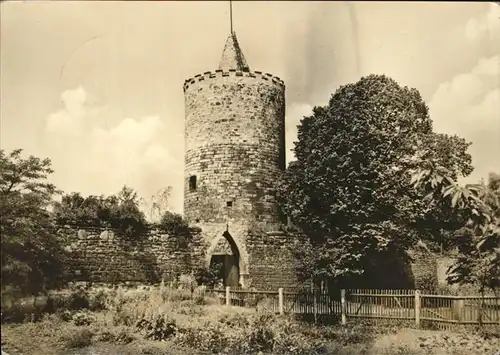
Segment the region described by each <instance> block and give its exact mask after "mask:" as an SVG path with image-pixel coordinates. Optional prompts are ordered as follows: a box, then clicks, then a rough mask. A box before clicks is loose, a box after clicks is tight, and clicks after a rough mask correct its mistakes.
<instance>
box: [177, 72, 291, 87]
mask: <svg viewBox="0 0 500 355" xmlns="http://www.w3.org/2000/svg"><path fill="white" fill-rule="evenodd" d="M221 77H248V78H255V79H256V80H259V79H261V80H269V79H271V81H272V82H273V83H274V84H276V85H277V86H279V87H281V88H282V89H285V83H284V81H283V80H281V79H280V78H279V77H277V76H274V75H272V74H270V73H263V72H261V71H258V70H255V71H241V70H235V69H229V71H223V70H221V69H218V70H215V71H207V72H204V73H203V74H196V75H195V76H193V77H191V78H189V79H186V80H185V81H184V85H183V89H184V91H186V90H187V89H188V88H189V86H190V85H191V84H194V83H195V82H197V81H202V80H209V79H214V78H221Z"/></svg>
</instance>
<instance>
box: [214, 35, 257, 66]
mask: <svg viewBox="0 0 500 355" xmlns="http://www.w3.org/2000/svg"><path fill="white" fill-rule="evenodd" d="M219 69H221V70H224V71H228V70H229V69H235V70H238V71H249V70H250V67H249V66H248V64H247V61H246V59H245V56H244V55H243V52H242V51H241V48H240V45H239V44H238V40H237V39H236V33H235V32H231V34H229V37H228V38H227V40H226V45H225V46H224V51H222V57H221V59H220V62H219Z"/></svg>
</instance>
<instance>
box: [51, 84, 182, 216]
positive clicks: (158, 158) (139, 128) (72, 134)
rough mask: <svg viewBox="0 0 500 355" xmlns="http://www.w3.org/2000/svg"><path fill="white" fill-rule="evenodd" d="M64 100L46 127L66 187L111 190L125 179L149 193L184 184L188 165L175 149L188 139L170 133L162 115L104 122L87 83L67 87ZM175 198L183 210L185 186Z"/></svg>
mask: <svg viewBox="0 0 500 355" xmlns="http://www.w3.org/2000/svg"><path fill="white" fill-rule="evenodd" d="M61 99H62V103H63V109H61V110H59V111H57V112H55V113H53V114H50V115H49V116H48V117H47V121H46V129H47V133H48V136H49V138H50V139H49V143H48V144H49V148H52V150H53V151H54V152H55V151H56V150H57V151H59V154H52V155H51V156H52V157H53V164H54V170H55V173H54V178H55V180H56V183H57V184H58V186H59V187H60V188H62V189H63V190H64V191H66V192H70V191H80V192H82V193H83V194H111V193H116V192H117V191H118V190H119V189H120V188H121V186H123V185H124V184H126V185H128V186H130V187H132V188H134V189H135V190H137V191H138V193H139V195H140V196H142V197H145V198H148V197H150V196H151V195H152V194H153V193H155V192H156V191H158V190H159V189H160V188H163V187H166V186H182V172H183V166H182V164H181V163H180V162H179V160H178V159H177V158H176V157H175V156H174V155H173V154H172V153H171V151H174V149H175V148H174V147H179V145H180V146H182V144H183V140H182V137H179V135H169V134H167V133H168V132H167V131H168V128H167V127H166V124H165V122H164V121H163V120H162V119H161V118H160V117H159V116H155V115H153V116H146V117H142V118H139V119H132V118H125V119H123V120H121V121H120V122H118V123H117V124H116V125H114V126H112V127H105V126H104V127H103V124H102V123H104V122H105V120H104V119H103V117H100V116H99V115H93V114H92V112H94V113H95V112H98V111H96V110H93V109H92V108H89V107H87V101H86V100H87V95H86V92H85V90H84V88H82V87H78V88H76V89H74V90H68V91H65V92H64V93H62V95H61ZM167 136H168V137H169V140H168V142H167V140H166V139H165V137H167ZM61 151H64V155H61V154H60V152H61ZM177 190H178V189H177ZM172 198H173V199H174V201H172V207H173V208H174V209H175V210H176V211H180V210H181V207H182V191H175V190H174V191H173V196H172Z"/></svg>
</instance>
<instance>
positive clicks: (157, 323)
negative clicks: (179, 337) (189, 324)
mask: <svg viewBox="0 0 500 355" xmlns="http://www.w3.org/2000/svg"><path fill="white" fill-rule="evenodd" d="M136 327H137V328H138V329H139V330H141V331H142V332H144V337H145V338H146V339H151V340H167V339H169V338H171V337H172V336H174V335H175V333H176V332H177V325H176V324H175V320H173V319H169V318H168V317H167V316H166V315H164V314H156V315H154V316H153V317H147V316H146V315H145V316H144V317H143V318H141V319H139V320H138V321H137V323H136Z"/></svg>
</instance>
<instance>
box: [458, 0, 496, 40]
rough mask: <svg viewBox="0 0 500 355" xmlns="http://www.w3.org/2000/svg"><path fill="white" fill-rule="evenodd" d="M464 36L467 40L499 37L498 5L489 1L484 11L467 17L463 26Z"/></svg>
mask: <svg viewBox="0 0 500 355" xmlns="http://www.w3.org/2000/svg"><path fill="white" fill-rule="evenodd" d="M465 37H466V38H467V39H468V40H469V41H478V40H480V39H483V38H486V39H489V40H492V41H496V40H498V39H500V5H499V4H495V3H490V4H489V8H488V11H487V12H486V13H484V14H482V15H481V16H479V17H472V18H471V19H469V21H468V22H467V25H466V26H465Z"/></svg>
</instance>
